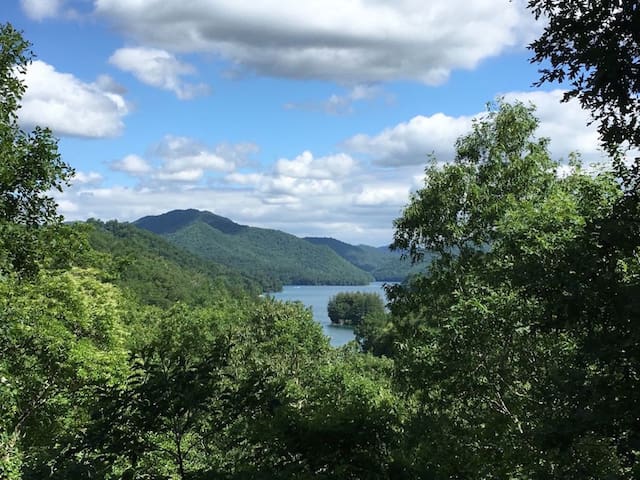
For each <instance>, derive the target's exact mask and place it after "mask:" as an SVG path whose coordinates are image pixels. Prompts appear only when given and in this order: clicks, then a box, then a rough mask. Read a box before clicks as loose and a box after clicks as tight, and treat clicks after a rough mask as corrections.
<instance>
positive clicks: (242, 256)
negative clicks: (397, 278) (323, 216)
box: [135, 210, 373, 290]
mask: <svg viewBox="0 0 640 480" xmlns="http://www.w3.org/2000/svg"><path fill="white" fill-rule="evenodd" d="M135 224H136V225H137V226H139V227H142V228H145V229H147V230H150V231H152V232H154V233H158V234H162V235H163V236H164V237H165V238H166V239H167V240H169V241H170V242H172V243H174V244H175V245H178V246H179V247H181V248H184V249H186V250H188V251H190V252H192V253H194V254H196V255H198V256H200V257H202V258H205V259H209V260H213V261H215V262H218V263H221V264H224V265H227V266H228V267H232V268H235V269H238V270H239V271H241V272H243V273H245V274H247V275H250V276H253V277H260V278H263V277H264V278H269V279H271V284H270V285H269V287H270V288H271V289H274V290H275V289H279V288H280V286H281V284H311V285H316V284H325V285H359V284H366V283H369V282H370V281H372V280H373V276H372V275H371V274H369V273H367V272H365V271H363V270H362V269H360V268H358V267H356V266H355V265H353V264H351V263H349V262H348V261H346V260H345V259H344V258H342V257H340V256H339V255H337V254H336V253H335V252H334V251H333V250H332V249H330V248H328V247H327V246H323V245H314V244H312V243H310V242H307V241H305V240H303V239H301V238H298V237H296V236H294V235H290V234H288V233H284V232H281V231H279V230H270V229H264V228H256V227H249V226H245V225H239V224H237V223H234V222H233V221H231V220H229V219H227V218H224V217H220V216H218V215H214V214H213V213H210V212H201V211H198V210H174V211H171V212H168V213H165V214H163V215H158V216H150V217H144V218H141V219H139V220H137V221H136V222H135Z"/></svg>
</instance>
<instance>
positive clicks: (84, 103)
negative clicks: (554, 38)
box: [0, 0, 604, 246]
mask: <svg viewBox="0 0 640 480" xmlns="http://www.w3.org/2000/svg"><path fill="white" fill-rule="evenodd" d="M1 2H2V5H1V8H2V10H0V11H2V12H4V14H3V15H0V21H1V22H6V21H8V22H10V23H11V24H12V25H13V26H14V27H16V28H17V29H19V30H21V31H22V32H23V35H24V37H25V38H26V39H27V40H29V41H30V42H31V43H32V44H33V51H34V53H35V55H36V59H35V60H34V62H33V63H32V64H31V66H30V67H29V69H28V71H27V73H26V75H25V77H24V81H25V84H26V86H27V90H26V93H25V95H24V97H23V99H22V108H21V109H20V112H19V120H20V124H21V126H22V127H23V128H24V129H30V128H32V127H33V126H35V125H41V126H48V127H49V128H51V129H52V130H53V132H54V134H55V135H56V136H57V137H58V138H59V151H60V153H61V155H62V157H63V159H64V160H65V161H66V162H67V163H69V164H70V165H71V166H72V167H73V168H74V169H75V170H76V174H75V177H74V179H73V184H72V186H71V187H69V188H67V189H66V190H65V191H64V192H63V193H61V194H57V195H56V199H57V201H58V204H59V211H60V212H61V213H62V214H63V215H64V216H65V218H66V219H67V220H84V219H87V218H92V217H93V218H99V219H102V220H110V219H117V220H120V221H132V220H135V219H137V218H140V217H142V216H145V215H156V214H160V213H164V212H167V211H169V210H173V209H183V208H197V209H201V210H208V211H211V212H214V213H216V214H218V215H222V216H225V217H228V218H230V219H232V220H234V221H235V222H238V223H241V224H247V225H252V226H258V227H264V228H275V229H279V230H283V231H286V232H289V233H292V234H294V235H298V236H327V237H333V238H337V239H340V240H342V241H346V242H349V243H354V244H367V245H375V246H380V245H386V244H389V243H390V242H391V240H392V237H393V220H394V219H395V218H398V217H399V216H400V215H401V213H402V210H403V208H404V206H405V205H406V204H407V202H408V200H409V196H410V194H411V192H413V191H415V190H417V189H419V188H420V187H421V186H422V185H423V184H424V169H425V167H426V166H427V164H428V162H429V161H430V160H429V159H430V158H432V156H433V157H435V159H436V160H437V161H438V162H448V161H451V160H452V159H453V157H454V143H455V140H456V138H457V137H459V136H460V135H463V134H465V133H467V132H468V131H469V129H470V126H471V121H472V119H473V118H474V117H476V116H478V115H481V114H482V112H484V111H485V109H486V104H487V102H490V101H492V100H494V99H496V98H498V97H504V98H505V99H506V100H508V101H513V100H516V99H517V100H521V101H524V102H532V103H534V104H535V105H536V107H537V112H536V114H537V116H538V117H539V118H540V121H541V124H540V129H539V132H540V135H541V136H545V137H549V138H550V139H551V151H552V154H553V156H554V158H556V159H558V160H560V161H566V159H567V157H568V155H569V153H570V152H573V151H579V152H580V153H581V154H582V158H583V160H584V161H585V162H586V163H592V162H600V161H604V156H603V154H602V153H601V151H600V150H599V148H598V137H597V133H596V130H595V126H593V125H591V126H589V125H587V124H588V122H589V115H588V114H587V113H586V112H584V111H583V110H581V109H580V107H579V105H578V104H577V103H576V102H569V103H561V102H560V99H561V97H562V93H563V90H562V86H558V85H546V86H544V87H541V88H536V87H533V86H532V85H533V84H534V82H535V81H536V80H537V79H538V68H539V66H538V65H531V64H530V62H529V58H530V57H531V52H530V51H528V50H527V45H528V44H529V43H530V42H531V41H532V40H533V39H535V38H536V36H537V35H538V34H539V33H540V31H541V30H542V28H543V24H542V23H540V22H536V21H535V20H534V18H533V16H532V14H531V13H530V12H529V11H527V10H526V8H525V2H524V1H523V0H511V1H509V0H474V1H473V2H470V1H468V0H432V1H429V2H425V1H424V0H304V1H302V0H251V1H245V0H1ZM2 17H4V19H2Z"/></svg>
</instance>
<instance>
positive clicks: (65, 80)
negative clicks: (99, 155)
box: [19, 60, 129, 138]
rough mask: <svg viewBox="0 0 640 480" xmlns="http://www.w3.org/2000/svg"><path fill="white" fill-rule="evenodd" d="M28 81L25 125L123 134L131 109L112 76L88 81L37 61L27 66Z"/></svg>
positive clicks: (80, 132)
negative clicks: (126, 118)
mask: <svg viewBox="0 0 640 480" xmlns="http://www.w3.org/2000/svg"><path fill="white" fill-rule="evenodd" d="M24 81H25V84H26V87H27V90H26V92H25V94H24V97H23V98H22V108H21V109H20V112H19V114H20V123H21V125H22V126H24V127H26V128H32V127H33V126H35V125H43V126H47V127H49V128H51V129H52V130H53V131H54V133H55V134H56V135H61V136H65V135H66V136H73V137H87V138H104V137H114V136H117V135H120V134H121V133H122V130H123V129H124V123H123V118H124V116H125V115H127V113H128V112H129V108H128V106H127V102H126V101H125V99H124V97H123V96H122V93H119V92H118V89H117V88H116V86H117V84H116V83H115V82H114V81H113V80H111V79H109V77H104V76H103V77H100V78H99V79H98V81H96V82H94V83H85V82H83V81H81V80H79V79H78V78H76V77H75V76H73V75H71V74H68V73H61V72H58V71H56V69H55V68H54V67H53V66H51V65H49V64H47V63H45V62H43V61H42V60H36V61H34V62H33V63H32V64H31V65H30V66H29V68H28V69H27V73H26V75H25V77H24Z"/></svg>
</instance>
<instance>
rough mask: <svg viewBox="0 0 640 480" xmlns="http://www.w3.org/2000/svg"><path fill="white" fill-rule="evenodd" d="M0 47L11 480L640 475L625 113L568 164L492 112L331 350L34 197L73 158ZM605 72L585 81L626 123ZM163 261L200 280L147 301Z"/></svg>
mask: <svg viewBox="0 0 640 480" xmlns="http://www.w3.org/2000/svg"><path fill="white" fill-rule="evenodd" d="M531 4H532V5H537V8H539V10H538V13H544V14H545V15H548V16H550V17H552V18H553V15H554V14H555V13H556V9H555V7H554V8H552V7H553V2H544V1H534V2H531ZM558 8H559V7H558ZM563 8H564V7H563ZM636 11H637V9H636V10H633V8H631V9H629V6H628V5H627V3H625V2H622V6H621V7H619V8H618V7H614V6H611V8H610V9H609V8H608V7H606V8H605V7H603V6H598V5H596V4H595V3H592V4H589V5H588V6H587V5H583V8H582V10H580V11H573V10H571V9H569V10H566V11H565V10H562V12H561V13H562V17H559V18H557V19H556V20H557V22H555V23H552V26H556V27H558V28H560V27H562V28H564V27H565V26H566V25H567V23H569V24H570V26H571V25H573V26H575V25H582V26H583V27H584V28H586V29H587V30H588V31H589V32H591V34H592V35H595V36H597V35H600V34H603V30H602V29H601V26H602V25H603V24H604V23H603V21H604V20H607V25H608V28H607V29H606V33H607V34H608V33H609V32H611V33H612V34H613V35H614V37H615V38H621V35H622V34H624V32H627V33H629V31H628V30H624V28H625V27H624V25H627V26H628V25H629V23H624V22H622V23H621V20H620V18H624V16H625V15H631V14H635V13H637V12H636ZM634 12H635V13H634ZM603 15H604V16H605V18H604V19H603ZM571 22H573V23H571ZM574 24H575V25H574ZM621 25H622V26H621ZM596 26H597V28H596ZM570 31H571V32H576V31H578V32H579V31H580V30H575V29H573V28H572V29H570ZM634 32H635V31H634ZM561 33H562V32H560V33H558V32H546V35H550V36H553V38H554V42H555V43H554V44H555V45H557V41H558V37H557V36H558V35H560V34H561ZM554 35H555V36H554ZM560 38H561V37H560ZM625 38H634V37H631V36H629V37H625ZM568 41H569V42H570V45H571V46H575V45H591V46H594V45H595V46H597V45H600V43H598V42H587V43H574V38H573V36H572V37H571V39H570V40H568ZM0 44H1V45H2V50H1V55H2V61H1V62H0V68H4V69H5V70H4V71H2V72H0V73H2V75H0V78H2V79H3V80H2V82H1V83H0V98H2V99H3V102H0V109H2V111H1V112H0V113H1V115H0V119H1V120H2V128H1V129H0V141H1V142H2V144H1V148H0V152H1V154H2V161H1V162H0V182H2V183H0V187H1V189H0V195H1V197H0V199H1V203H0V318H1V321H2V328H1V329H0V478H7V479H11V480H15V479H42V478H54V479H56V478H58V479H82V478H87V479H88V478H92V479H105V480H106V479H116V478H118V479H119V478H129V479H148V478H154V479H176V478H177V479H213V478H227V479H244V478H247V479H260V478H265V479H266V478H269V479H271V478H275V479H278V478H281V479H305V478H325V479H425V480H427V479H429V480H430V479H452V478H473V479H486V480H489V479H523V480H537V479H540V480H542V479H545V480H546V479H552V480H553V479H557V480H560V479H567V478H580V479H593V480H595V479H604V478H611V479H625V480H626V479H634V478H638V477H640V462H639V461H638V451H639V450H640V449H639V447H638V445H640V426H639V424H638V421H637V417H638V405H640V387H639V385H640V383H639V378H640V372H639V370H638V369H639V367H638V366H639V365H640V328H639V324H638V321H637V320H638V319H639V318H640V173H639V172H640V165H638V163H637V162H636V164H635V165H629V164H628V163H625V162H624V161H622V157H621V156H620V155H618V153H616V152H617V150H616V145H615V144H612V143H610V142H611V138H615V139H618V140H626V141H629V142H630V143H631V145H635V146H638V142H637V141H636V140H637V138H638V137H637V136H634V135H635V133H636V130H633V128H631V127H632V126H633V125H636V127H634V128H636V129H637V122H636V123H633V122H631V123H630V124H628V125H627V126H631V127H630V128H631V130H624V129H618V130H616V129H615V128H616V125H617V123H615V122H613V123H610V124H607V125H605V130H606V129H608V128H613V130H606V131H605V132H604V133H602V138H603V140H604V141H606V142H608V143H605V146H607V150H608V151H609V153H610V154H611V155H612V156H613V157H614V161H613V163H612V166H610V167H602V168H600V169H599V170H595V171H589V172H586V171H584V170H582V169H581V167H580V165H579V162H578V161H577V160H575V159H574V160H573V162H572V163H571V165H570V166H569V168H568V169H567V168H563V172H562V175H560V174H559V168H560V165H559V164H558V163H556V162H554V161H553V160H552V159H551V156H550V154H549V150H548V141H547V140H545V139H540V138H537V137H536V129H537V126H538V121H537V119H536V118H535V116H534V114H533V108H532V107H528V106H526V105H523V104H520V103H514V104H508V103H504V102H498V103H496V104H495V105H493V107H492V108H490V110H489V111H488V112H487V114H486V116H485V117H483V118H482V119H479V120H478V121H476V123H475V124H474V126H473V129H472V130H471V132H469V133H468V134H467V135H464V136H462V137H461V138H460V139H458V141H457V142H456V158H455V161H453V162H451V163H449V164H445V165H441V164H437V163H434V164H433V165H431V166H429V167H428V168H427V172H426V173H427V175H426V181H425V185H424V186H423V188H421V189H420V190H418V191H417V192H415V193H414V194H413V195H412V196H411V198H410V201H409V204H408V205H407V207H406V208H405V210H404V211H403V213H402V215H401V217H400V218H399V219H397V220H396V222H395V229H396V230H395V235H394V243H393V246H394V248H396V249H397V250H399V251H402V252H405V253H406V254H408V255H410V257H411V258H412V259H413V260H414V261H420V260H421V259H422V257H423V255H425V252H435V253H436V254H437V259H436V260H435V261H434V262H433V263H432V264H431V265H430V267H429V270H428V272H426V273H425V274H421V275H417V276H415V277H412V278H411V279H410V281H408V282H406V283H404V284H401V285H398V286H395V287H393V288H391V289H390V291H389V295H390V298H391V302H390V304H389V310H390V311H389V312H388V313H384V314H381V315H376V316H375V321H371V322H369V321H368V320H367V319H368V318H374V317H373V316H365V317H364V318H363V321H362V322H361V323H360V326H361V327H363V329H362V330H361V331H360V333H359V334H358V343H357V344H351V345H348V346H346V347H344V348H341V349H333V348H331V347H330V346H329V345H328V342H327V339H326V338H325V337H323V335H322V331H321V329H320V327H319V326H318V325H317V324H316V323H314V322H313V321H312V318H311V316H310V312H309V311H307V310H306V309H304V308H303V307H302V306H301V305H299V304H281V303H277V302H273V301H271V300H268V299H260V298H258V297H257V296H255V294H254V293H253V292H252V286H251V285H252V283H251V281H250V280H247V279H246V277H245V276H243V275H241V274H235V276H234V274H230V275H229V276H228V275H227V272H226V271H224V270H218V267H216V266H214V264H211V265H204V264H203V265H199V266H196V265H194V264H192V263H191V262H192V260H190V258H191V257H189V256H188V255H187V254H183V253H178V252H177V251H176V252H174V253H170V251H169V250H166V252H161V251H162V250H164V248H165V247H164V246H162V245H161V244H160V243H157V244H156V243H153V242H154V241H151V240H149V239H143V238H142V237H137V236H136V235H137V234H133V237H131V238H133V240H132V245H133V246H132V247H131V248H132V249H133V250H132V253H133V252H135V255H137V254H138V253H137V252H138V250H137V249H140V250H148V253H147V255H148V256H147V257H145V255H142V256H141V259H142V260H141V262H140V263H139V264H138V265H134V266H133V267H132V268H133V270H132V272H128V270H127V267H128V265H133V264H132V263H131V260H130V259H127V254H126V252H125V253H123V254H119V253H118V252H117V251H115V250H116V249H115V248H114V249H112V250H109V248H107V247H106V246H105V245H104V244H105V243H108V242H118V241H120V240H118V239H119V238H128V237H127V235H128V233H127V231H128V228H129V227H123V228H124V230H120V228H121V227H120V226H119V225H118V224H111V225H109V226H107V225H102V224H94V225H93V226H92V227H86V226H83V225H64V224H63V223H62V219H61V217H60V216H59V215H57V213H56V210H55V202H54V201H53V200H52V199H51V197H49V196H48V195H47V192H48V191H49V190H50V189H51V188H63V187H64V185H65V184H66V182H67V181H68V180H69V178H70V177H71V175H72V173H73V172H72V170H71V169H70V168H69V166H68V165H66V164H65V163H64V162H63V161H62V160H61V159H60V157H59V156H58V155H57V150H56V142H55V140H54V139H53V138H52V136H51V134H50V132H48V131H47V130H36V131H34V132H29V133H26V132H23V131H22V130H21V129H20V127H19V126H18V124H17V120H16V112H17V106H18V104H19V101H20V98H21V95H22V92H23V90H22V83H21V80H20V77H18V76H17V72H20V71H21V70H23V69H24V67H25V66H26V64H27V62H28V61H29V60H30V56H29V53H28V44H27V43H26V42H25V41H24V40H23V39H22V37H21V35H20V34H19V33H18V32H15V31H14V30H13V29H12V28H11V26H9V25H5V26H3V27H2V28H1V29H0ZM630 45H631V46H630V47H628V48H632V47H633V48H636V52H637V51H638V42H637V41H636V42H635V43H633V42H631V41H630ZM538 47H539V48H540V52H544V51H545V50H544V49H545V44H544V43H542V44H539V45H538ZM614 47H615V45H612V46H611V49H614ZM594 48H595V47H594ZM608 50H610V49H605V50H604V51H605V52H608ZM614 50H615V49H614ZM567 52H569V53H570V50H563V52H562V55H558V56H555V57H553V61H554V62H556V63H555V64H554V68H562V66H563V65H566V64H567V63H566V62H568V60H567V59H568V58H570V56H569V57H567V55H569V53H567ZM597 53H598V50H597V48H596V49H595V50H593V51H590V54H591V55H596V54H597ZM541 55H542V54H541ZM543 57H544V55H543ZM623 60H624V58H623V57H621V60H620V61H621V62H622V61H623ZM576 61H577V62H578V64H579V65H584V64H580V63H579V61H580V59H578V60H576ZM563 62H565V63H563ZM589 65H599V64H598V63H597V62H591V63H589ZM572 68H573V67H572ZM623 73H624V72H623ZM582 78H583V79H584V77H582ZM587 78H588V76H587ZM603 78H604V77H603V76H598V78H597V79H595V80H594V81H598V82H599V81H602V79H603ZM607 78H609V81H616V79H621V81H622V80H624V79H625V78H626V77H624V76H617V77H615V78H613V77H611V76H609V77H607ZM576 82H577V83H576V85H577V87H576V88H578V89H580V85H581V84H580V82H579V81H576ZM614 87H620V85H619V84H615V85H611V88H610V89H605V90H603V91H604V93H597V92H600V90H590V91H589V90H578V91H579V92H582V93H584V94H585V95H587V96H588V95H592V96H593V95H595V96H596V97H595V98H594V99H593V103H592V104H591V105H592V107H593V109H594V111H595V112H596V114H597V112H598V108H600V107H601V106H602V105H608V106H609V107H610V108H611V115H612V118H615V119H616V120H620V119H622V120H620V121H630V119H631V118H632V116H633V113H629V111H623V112H622V116H619V117H616V115H617V113H619V112H620V110H616V108H617V107H619V106H620V105H619V103H616V98H617V97H615V98H613V99H611V98H609V97H607V95H608V93H607V92H614V91H616V92H619V91H620V88H618V89H617V90H616V89H615V88H614ZM594 92H596V93H594ZM632 92H633V93H634V94H635V95H637V94H638V90H637V88H636V90H632ZM633 98H637V97H633ZM633 98H631V99H630V100H629V102H631V103H633V101H634V100H633ZM587 99H588V97H587ZM623 107H624V105H623ZM625 108H626V107H625ZM597 118H598V117H597ZM629 131H632V133H634V135H630V134H628V132H629ZM625 132H626V133H625ZM605 133H607V135H605ZM613 134H618V136H615V135H613ZM612 135H613V136H612ZM633 142H635V143H633ZM618 145H619V144H618ZM87 228H93V229H94V230H93V231H92V232H91V231H90V232H87V230H86V229H87ZM132 232H133V230H132ZM92 236H93V237H92ZM88 239H92V240H91V243H92V244H93V245H94V247H91V243H90V242H89V240H88ZM100 245H102V246H100ZM153 245H156V246H157V247H158V248H156V247H154V246H153ZM122 247H123V248H124V243H123V244H122ZM159 250H160V251H159ZM167 252H169V253H167ZM165 253H166V255H165ZM163 255H164V256H163ZM161 258H162V259H164V260H162V261H166V262H168V263H167V265H168V266H167V268H169V269H171V270H170V271H173V270H175V272H178V270H180V269H185V270H184V271H185V272H186V273H185V275H189V276H193V277H194V281H195V283H194V289H196V290H198V289H203V291H204V292H206V295H202V296H200V295H196V294H193V295H192V294H188V293H185V292H182V291H181V290H180V289H174V287H172V286H169V285H164V286H158V287H157V290H156V291H155V293H153V294H149V295H148V296H145V293H144V289H143V288H141V286H140V285H141V284H143V283H144V282H146V281H147V279H148V278H154V277H155V276H156V275H158V276H159V277H160V278H164V277H163V275H164V274H163V273H162V272H163V271H162V269H159V270H155V269H156V267H157V265H155V264H156V263H158V264H159V263H162V261H161V260H160V259H161ZM163 268H164V267H163ZM136 269H137V271H136ZM176 274H177V275H181V274H179V273H176ZM199 275H201V276H199ZM218 275H221V277H219V276H218ZM216 278H218V279H219V281H218V280H216ZM225 279H226V280H225ZM225 282H226V283H225ZM162 295H167V296H168V298H170V296H171V295H173V296H174V298H171V299H170V300H163V299H162V298H160V297H162ZM174 300H175V301H174Z"/></svg>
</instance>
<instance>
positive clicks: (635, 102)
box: [529, 0, 640, 156]
mask: <svg viewBox="0 0 640 480" xmlns="http://www.w3.org/2000/svg"><path fill="white" fill-rule="evenodd" d="M529 9H530V10H531V11H532V12H533V14H534V15H535V17H536V19H540V18H546V19H548V20H549V23H548V24H547V26H546V27H545V29H544V31H543V33H542V35H541V36H540V38H539V39H537V40H536V41H534V42H533V43H532V44H531V45H530V48H531V49H532V50H533V52H534V56H533V58H532V62H537V63H544V64H545V65H546V63H545V62H549V64H550V66H549V67H546V66H545V67H543V68H542V69H541V70H540V73H541V77H540V80H539V81H538V82H537V85H538V86H540V85H542V84H544V83H548V82H560V83H562V82H565V81H568V82H569V83H570V85H571V89H570V90H568V91H567V92H566V93H565V96H564V100H565V101H567V100H569V99H571V98H577V99H578V100H579V101H580V103H581V105H582V106H583V107H584V108H585V109H587V110H590V111H591V113H592V115H593V117H594V120H596V121H597V122H598V124H599V125H598V131H599V133H600V138H601V140H602V143H603V145H604V147H605V149H606V150H607V151H608V152H609V153H610V154H611V155H612V156H614V155H615V154H616V152H617V150H618V148H619V147H620V146H622V145H623V144H624V142H628V144H629V146H636V147H637V146H640V62H639V59H640V5H639V4H638V2H637V1H636V0H608V1H604V2H594V1H587V0H530V1H529Z"/></svg>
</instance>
